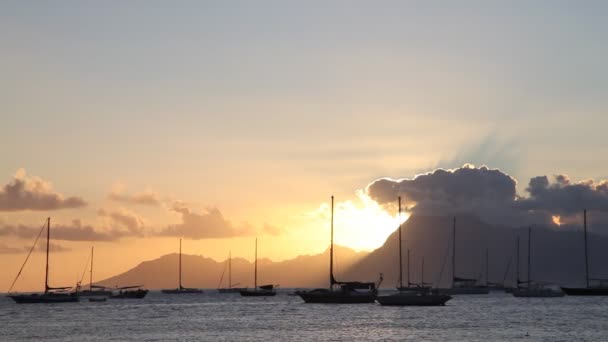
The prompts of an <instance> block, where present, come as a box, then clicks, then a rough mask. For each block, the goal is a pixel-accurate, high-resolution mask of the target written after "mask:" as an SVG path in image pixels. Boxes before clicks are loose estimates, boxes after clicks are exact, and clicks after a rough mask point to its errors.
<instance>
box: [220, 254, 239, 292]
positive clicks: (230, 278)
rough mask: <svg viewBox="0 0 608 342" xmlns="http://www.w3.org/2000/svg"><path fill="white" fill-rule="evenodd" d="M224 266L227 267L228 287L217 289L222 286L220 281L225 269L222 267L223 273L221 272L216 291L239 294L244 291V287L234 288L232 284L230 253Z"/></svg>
mask: <svg viewBox="0 0 608 342" xmlns="http://www.w3.org/2000/svg"><path fill="white" fill-rule="evenodd" d="M226 265H227V266H228V287H219V286H221V284H222V280H223V279H224V272H226V268H225V267H224V271H223V272H222V276H221V277H220V283H219V286H218V289H217V291H218V292H219V293H239V292H241V291H243V290H245V288H244V287H234V286H235V285H239V284H233V283H232V253H231V252H228V260H227V261H226Z"/></svg>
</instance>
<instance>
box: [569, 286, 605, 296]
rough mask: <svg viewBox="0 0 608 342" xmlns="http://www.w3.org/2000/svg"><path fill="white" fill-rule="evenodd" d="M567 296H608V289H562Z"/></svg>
mask: <svg viewBox="0 0 608 342" xmlns="http://www.w3.org/2000/svg"><path fill="white" fill-rule="evenodd" d="M562 291H564V292H565V293H566V294H567V295H568V296H608V288H606V287H589V288H587V287H582V288H575V287H562Z"/></svg>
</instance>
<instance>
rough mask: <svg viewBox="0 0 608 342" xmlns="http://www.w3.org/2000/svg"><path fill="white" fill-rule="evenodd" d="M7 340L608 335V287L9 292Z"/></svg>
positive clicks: (1, 334)
mask: <svg viewBox="0 0 608 342" xmlns="http://www.w3.org/2000/svg"><path fill="white" fill-rule="evenodd" d="M0 341H3V342H9V341H49V342H50V341H62V342H63V341H608V297H596V298H583V297H567V296H566V297H564V298H514V297H513V296H511V295H508V294H504V293H492V294H490V295H468V296H467V295H465V296H455V297H454V299H452V300H451V301H450V302H448V303H447V305H446V306H444V307H382V306H380V305H378V304H356V305H323V304H304V303H303V302H302V301H301V300H300V298H299V297H295V296H289V295H288V291H286V290H282V291H281V292H279V294H278V295H277V296H276V297H258V298H251V297H250V298H242V297H241V296H240V295H239V294H219V293H217V292H216V291H215V290H208V291H206V292H205V294H202V295H200V294H188V295H166V294H161V293H159V292H150V293H149V294H148V296H147V297H146V298H144V299H142V300H137V299H130V300H119V299H108V301H107V302H103V303H91V302H89V301H88V300H86V299H84V300H82V301H81V302H80V303H64V304H22V305H18V304H15V303H14V302H13V301H12V300H11V299H10V298H6V297H4V296H2V297H1V298H0Z"/></svg>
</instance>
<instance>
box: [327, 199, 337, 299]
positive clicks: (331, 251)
mask: <svg viewBox="0 0 608 342" xmlns="http://www.w3.org/2000/svg"><path fill="white" fill-rule="evenodd" d="M335 283H337V281H336V279H335V278H334V196H333V195H332V196H331V235H330V244H329V289H330V290H331V289H332V287H333V286H334V284H335Z"/></svg>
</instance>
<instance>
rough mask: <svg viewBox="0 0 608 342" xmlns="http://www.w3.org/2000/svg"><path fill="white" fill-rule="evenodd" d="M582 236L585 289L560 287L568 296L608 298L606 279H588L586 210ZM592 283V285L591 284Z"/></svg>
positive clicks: (607, 282)
mask: <svg viewBox="0 0 608 342" xmlns="http://www.w3.org/2000/svg"><path fill="white" fill-rule="evenodd" d="M583 227H584V228H583V232H584V233H583V234H584V236H585V287H562V291H564V292H565V293H566V294H567V295H568V296H608V279H592V278H589V255H588V251H587V209H585V210H584V211H583ZM592 282H593V283H594V284H592Z"/></svg>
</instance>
